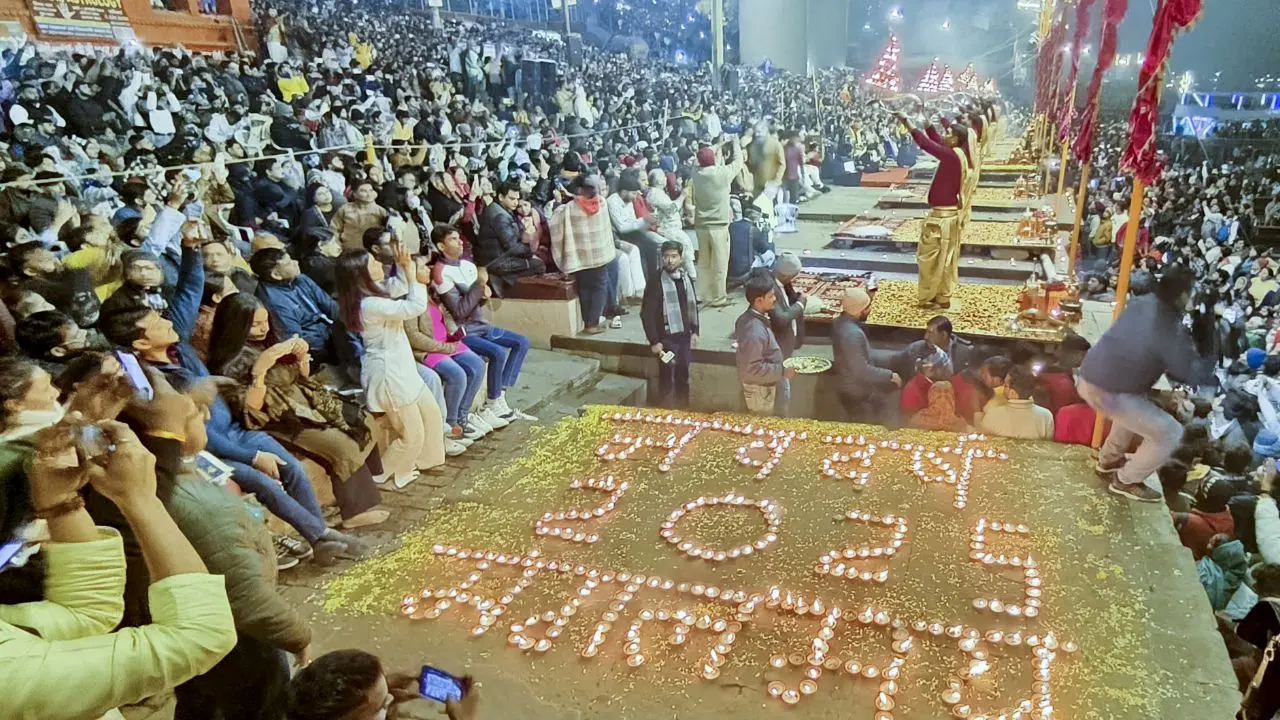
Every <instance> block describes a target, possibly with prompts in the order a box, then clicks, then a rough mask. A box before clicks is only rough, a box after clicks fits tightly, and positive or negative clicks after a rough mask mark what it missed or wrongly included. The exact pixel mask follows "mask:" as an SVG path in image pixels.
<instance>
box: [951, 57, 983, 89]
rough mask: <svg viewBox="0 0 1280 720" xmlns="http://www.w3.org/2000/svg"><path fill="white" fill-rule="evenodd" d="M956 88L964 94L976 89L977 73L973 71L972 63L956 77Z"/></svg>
mask: <svg viewBox="0 0 1280 720" xmlns="http://www.w3.org/2000/svg"><path fill="white" fill-rule="evenodd" d="M956 87H958V88H960V90H962V91H964V92H975V91H977V89H978V71H977V70H974V69H973V63H969V67H967V68H965V69H964V72H962V73H960V74H959V75H958V76H956Z"/></svg>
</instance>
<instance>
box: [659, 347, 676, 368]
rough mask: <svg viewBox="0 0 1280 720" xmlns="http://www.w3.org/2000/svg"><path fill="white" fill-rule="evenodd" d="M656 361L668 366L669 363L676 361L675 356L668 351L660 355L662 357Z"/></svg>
mask: <svg viewBox="0 0 1280 720" xmlns="http://www.w3.org/2000/svg"><path fill="white" fill-rule="evenodd" d="M658 359H659V360H661V361H662V364H663V365H670V364H671V361H672V360H675V359H676V354H675V353H674V352H672V351H670V350H667V351H666V352H664V353H662V355H661V356H659V358H658Z"/></svg>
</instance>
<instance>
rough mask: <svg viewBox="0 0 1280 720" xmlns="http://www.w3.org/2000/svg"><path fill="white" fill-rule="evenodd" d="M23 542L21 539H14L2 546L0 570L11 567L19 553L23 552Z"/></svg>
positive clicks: (0, 546)
mask: <svg viewBox="0 0 1280 720" xmlns="http://www.w3.org/2000/svg"><path fill="white" fill-rule="evenodd" d="M23 544H24V543H23V541H22V540H21V539H20V538H14V539H12V540H10V541H8V542H6V543H5V544H4V545H0V570H4V569H5V568H7V567H9V563H10V562H12V561H13V559H14V558H15V557H17V555H18V551H20V550H22V546H23Z"/></svg>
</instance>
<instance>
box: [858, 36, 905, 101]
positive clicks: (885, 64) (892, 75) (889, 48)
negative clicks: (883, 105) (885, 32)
mask: <svg viewBox="0 0 1280 720" xmlns="http://www.w3.org/2000/svg"><path fill="white" fill-rule="evenodd" d="M901 55H902V44H901V42H899V40H898V36H897V35H890V36H889V44H888V45H886V46H885V49H884V52H882V53H880V59H879V60H877V61H876V69H875V71H873V72H872V73H871V74H870V75H868V76H867V78H866V80H867V84H868V85H872V86H875V87H878V88H881V89H883V90H889V91H890V92H898V91H899V90H901V89H902V75H900V74H899V72H898V58H899V56H901Z"/></svg>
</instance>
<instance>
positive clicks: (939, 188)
mask: <svg viewBox="0 0 1280 720" xmlns="http://www.w3.org/2000/svg"><path fill="white" fill-rule="evenodd" d="M897 117H898V120H899V121H901V122H902V124H903V125H904V126H906V128H907V130H908V131H909V132H910V133H911V137H912V138H913V139H915V141H916V144H917V145H919V146H920V149H922V150H924V151H925V152H927V153H929V154H930V155H932V156H933V157H935V158H937V160H938V169H937V171H936V172H935V173H934V174H933V183H932V184H931V185H929V214H928V215H926V216H925V218H924V223H923V224H922V226H921V229H920V244H919V246H917V249H916V263H917V265H918V266H919V273H920V280H919V285H918V290H917V300H918V302H919V305H920V307H921V308H924V309H928V310H945V309H947V308H949V307H951V294H952V292H954V290H955V285H956V280H957V278H958V273H959V269H958V263H959V261H960V236H961V227H960V213H961V209H962V204H963V202H964V195H963V193H964V188H965V174H966V172H967V170H968V168H967V161H966V160H965V157H964V155H963V154H962V152H961V151H960V150H959V149H958V148H957V145H958V144H959V138H958V137H957V135H956V134H955V132H949V133H947V135H945V136H941V137H940V138H939V140H934V139H933V138H931V137H929V135H926V134H925V133H923V132H921V131H920V130H919V129H917V128H916V127H915V126H913V125H912V124H911V121H909V120H907V117H906V115H903V114H901V113H899V114H898V116H897Z"/></svg>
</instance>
